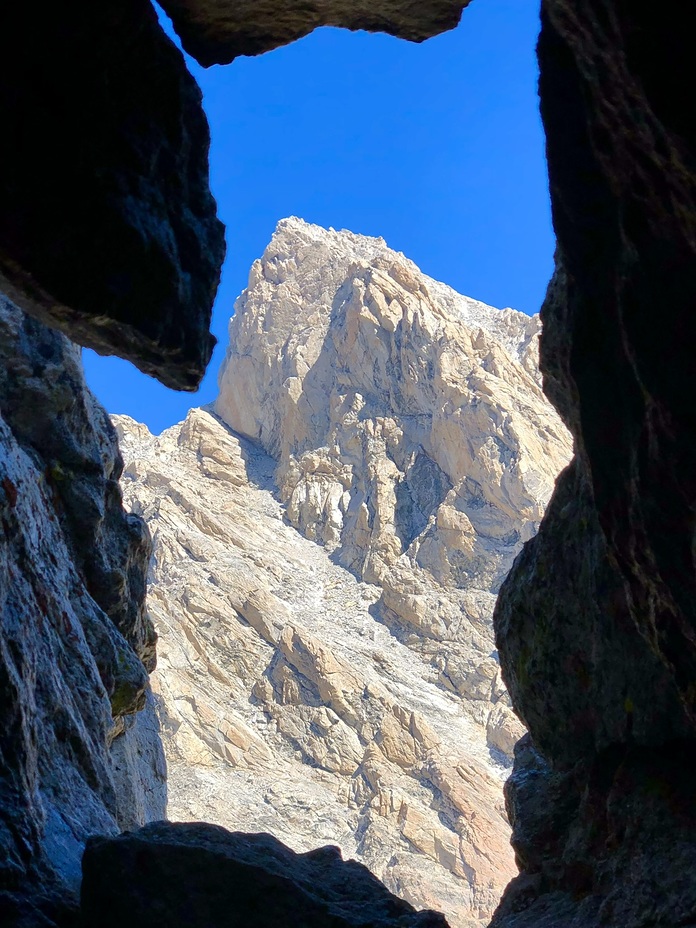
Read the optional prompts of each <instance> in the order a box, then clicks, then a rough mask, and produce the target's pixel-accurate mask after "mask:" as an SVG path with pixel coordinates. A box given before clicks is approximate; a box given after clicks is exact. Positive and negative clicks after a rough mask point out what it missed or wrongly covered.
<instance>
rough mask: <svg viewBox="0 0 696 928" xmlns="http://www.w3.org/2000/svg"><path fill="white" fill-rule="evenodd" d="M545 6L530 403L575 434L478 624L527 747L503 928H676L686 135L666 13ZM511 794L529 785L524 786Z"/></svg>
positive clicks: (688, 194) (689, 416) (691, 122)
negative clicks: (543, 238)
mask: <svg viewBox="0 0 696 928" xmlns="http://www.w3.org/2000/svg"><path fill="white" fill-rule="evenodd" d="M654 13H655V11H654V10H649V9H643V8H642V7H640V6H639V5H636V4H623V3H612V2H607V0H601V2H600V0H583V2H579V3H575V2H572V3H571V2H566V0H546V2H545V3H544V4H543V16H542V33H541V37H540V42H539V60H540V66H541V81H540V91H541V101H542V115H543V118H544V123H545V128H546V133H547V152H548V160H549V173H550V181H551V194H552V202H553V210H554V223H555V226H556V232H557V235H558V242H559V252H558V266H557V271H556V275H555V278H554V280H553V282H552V285H551V287H550V289H549V293H548V296H547V299H546V303H545V306H544V309H543V310H542V318H543V320H544V331H543V337H542V350H541V366H542V369H543V371H544V375H545V389H546V392H547V393H548V395H549V397H550V398H551V400H552V402H553V403H554V405H555V406H556V407H557V408H558V410H559V411H560V413H561V415H562V416H563V418H564V420H565V421H566V423H567V424H568V426H569V428H570V429H571V431H572V432H573V435H574V437H575V444H576V449H577V456H576V459H575V460H574V462H573V464H572V466H571V467H570V468H569V469H568V470H567V471H566V472H565V473H564V475H563V476H562V477H561V479H560V481H559V483H558V486H557V489H556V492H555V494H554V497H553V499H552V501H551V503H550V505H549V509H548V513H547V515H546V518H545V520H544V522H543V523H542V526H541V530H540V532H539V535H538V536H537V537H536V538H535V539H534V540H533V541H532V542H530V543H529V544H528V545H527V546H526V548H525V550H524V552H523V554H522V555H521V556H520V558H519V560H518V561H517V562H516V564H515V566H514V568H513V571H512V573H511V575H510V576H509V578H508V580H507V581H506V582H505V584H504V586H503V588H502V591H501V595H500V600H499V605H498V609H497V613H496V626H497V640H498V643H499V647H500V654H501V661H502V664H503V671H504V677H505V679H506V680H507V682H508V685H509V687H510V693H511V695H512V699H513V702H514V704H515V707H516V708H517V709H518V711H519V713H520V715H521V716H522V718H524V720H525V721H526V723H527V725H528V727H529V731H530V733H531V738H532V742H529V743H528V744H527V745H526V746H524V747H523V748H522V749H521V750H520V752H519V754H518V757H517V759H516V766H515V775H514V776H513V778H512V780H511V783H510V786H509V789H508V798H509V803H510V810H511V815H512V817H513V819H514V826H515V827H514V836H513V841H514V844H515V848H516V851H517V854H518V860H519V863H520V866H521V869H522V874H521V876H520V878H519V879H518V880H516V881H515V882H514V883H513V884H512V886H511V887H510V889H509V891H508V892H507V893H506V896H505V898H504V900H503V903H502V905H501V907H500V910H499V912H498V915H497V917H496V920H495V922H494V924H495V925H496V926H500V928H513V926H514V928H522V926H534V928H539V926H546V925H549V926H550V925H553V926H554V928H558V926H567V925H583V926H586V925H588V926H589V925H599V924H601V925H609V926H616V928H618V926H622V928H627V926H628V928H637V926H647V925H679V924H681V925H686V924H690V923H693V922H694V919H696V881H695V880H694V878H693V874H694V872H695V868H696V844H695V843H694V840H693V834H694V831H693V827H694V814H695V813H694V809H695V802H694V791H693V785H692V777H691V776H690V774H689V773H688V771H690V770H691V767H692V758H693V756H694V745H695V744H696V726H695V723H696V688H695V687H694V680H695V679H696V644H695V642H696V632H695V630H696V612H695V603H696V572H695V570H694V528H695V521H694V511H695V508H696V490H695V487H694V480H693V474H694V472H695V467H696V440H695V436H696V415H695V407H694V403H693V401H692V396H693V380H694V365H693V359H692V350H691V345H692V344H693V341H694V334H695V333H694V326H695V324H696V323H695V321H694V320H695V317H694V312H693V307H694V300H695V297H696V250H695V247H696V246H695V244H694V243H695V241H696V238H695V235H694V232H695V229H696V220H695V218H694V217H695V216H696V210H695V209H694V202H695V200H696V162H695V158H694V153H695V151H696V119H695V118H694V112H693V108H692V107H689V106H686V105H684V102H683V96H682V90H681V88H683V87H687V86H692V85H693V83H694V79H695V77H696V73H695V62H694V57H693V54H692V50H691V47H690V43H689V41H688V39H687V32H686V21H685V16H686V9H685V8H684V7H682V6H681V5H680V4H678V3H669V4H668V5H667V7H666V8H664V9H662V10H660V15H659V16H655V15H654ZM531 784H533V785H534V788H533V789H532V788H531Z"/></svg>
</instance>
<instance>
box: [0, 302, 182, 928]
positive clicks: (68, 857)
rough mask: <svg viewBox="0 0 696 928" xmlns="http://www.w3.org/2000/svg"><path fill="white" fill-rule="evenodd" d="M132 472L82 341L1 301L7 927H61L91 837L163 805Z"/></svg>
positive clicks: (2, 805)
mask: <svg viewBox="0 0 696 928" xmlns="http://www.w3.org/2000/svg"><path fill="white" fill-rule="evenodd" d="M121 467H122V461H121V457H120V454H119V451H118V445H117V442H116V434H115V432H114V429H113V426H112V425H111V422H110V421H109V418H108V416H107V414H106V412H105V411H104V409H103V408H102V407H101V406H100V405H99V404H98V403H97V402H96V400H95V399H94V397H93V396H92V395H91V394H90V392H89V391H88V390H87V388H86V386H85V383H84V379H83V376H82V365H81V361H80V354H79V349H77V348H76V347H75V346H74V345H73V344H72V343H70V342H69V341H68V340H67V339H66V338H65V337H64V336H62V335H60V334H59V333H57V332H55V331H53V330H52V329H48V328H46V327H44V326H43V325H42V324H41V323H39V322H37V321H35V320H33V319H31V318H30V317H27V316H25V314H24V313H23V312H22V311H21V310H19V309H17V307H15V306H13V305H12V304H11V303H9V302H8V301H7V300H5V299H4V298H3V297H0V519H1V520H2V530H3V531H2V536H0V921H1V922H2V924H3V926H4V925H15V924H22V925H24V924H27V925H34V924H41V925H48V924H49V922H48V921H47V920H46V921H44V920H42V919H49V918H53V917H54V916H55V917H56V919H58V920H59V921H60V919H61V918H62V917H64V916H65V914H66V912H69V911H70V910H71V909H72V908H74V906H75V904H76V900H77V892H78V889H79V882H80V858H81V856H82V849H83V847H84V842H85V840H86V839H87V837H89V836H90V835H92V834H95V833H101V834H115V833H117V832H118V831H119V830H121V829H123V828H131V827H135V826H137V825H139V824H143V823H144V822H146V821H148V820H149V819H151V818H160V817H162V816H163V815H164V812H165V804H166V803H165V800H166V790H165V784H164V757H163V755H162V747H161V744H160V741H159V734H158V730H157V728H158V725H157V717H156V715H155V714H154V712H153V711H152V705H151V703H148V691H147V683H148V674H147V671H148V670H151V669H152V668H153V667H154V656H155V633H154V629H153V626H152V623H151V622H150V620H149V617H148V616H147V613H146V611H145V607H144V600H145V579H146V573H147V565H148V560H149V555H150V539H149V535H148V532H147V529H146V527H145V525H144V524H143V522H142V521H141V520H140V519H139V518H138V517H137V516H133V515H127V514H126V513H125V512H124V511H123V508H122V506H121V493H120V490H119V486H118V478H119V476H120V472H121ZM146 705H147V708H144V707H145V706H146ZM139 710H143V711H139ZM135 713H138V714H137V715H136V714H135ZM40 913H43V915H42V914H40Z"/></svg>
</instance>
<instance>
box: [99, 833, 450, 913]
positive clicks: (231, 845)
mask: <svg viewBox="0 0 696 928" xmlns="http://www.w3.org/2000/svg"><path fill="white" fill-rule="evenodd" d="M119 878H120V879H119ZM82 916H83V919H84V920H85V922H86V924H90V925H100V926H104V928H120V926H122V925H123V924H124V922H126V923H127V924H129V925H131V926H132V928H150V926H152V925H182V926H183V925H186V928H210V926H212V925H215V926H220V928H242V926H246V925H253V926H254V928H279V926H281V925H293V926H297V928H447V922H446V921H445V919H444V918H443V916H442V915H438V914H436V913H435V912H415V911H414V910H413V908H412V907H411V906H410V905H408V903H406V902H403V901H402V900H400V899H397V898H396V897H395V896H393V895H392V894H391V893H389V892H387V890H386V889H385V888H384V886H382V884H381V883H380V882H379V880H377V879H375V877H374V876H372V874H371V873H370V872H369V870H367V869H366V868H365V867H363V866H361V865H360V864H357V863H355V862H354V861H343V860H342V859H341V854H340V851H339V850H338V848H335V847H324V848H319V849H317V850H315V851H310V852H309V853H307V854H300V855H298V854H294V853H293V852H292V851H291V850H289V849H288V848H287V847H285V846H284V845H283V844H281V843H280V842H279V841H276V840H275V839H274V838H272V837H271V836H270V835H264V834H239V833H238V834H230V833H229V832H226V831H225V830H224V829H222V828H218V827H216V826H215V825H202V824H198V823H195V824H181V823H180V824H175V825H171V824H168V823H162V822H160V823H157V824H154V825H148V826H147V827H145V828H143V829H141V830H140V831H138V832H137V833H135V834H132V833H127V834H124V835H121V836H120V837H118V838H93V839H92V840H91V841H90V842H89V844H88V845H87V850H86V852H85V859H84V881H83V884H82Z"/></svg>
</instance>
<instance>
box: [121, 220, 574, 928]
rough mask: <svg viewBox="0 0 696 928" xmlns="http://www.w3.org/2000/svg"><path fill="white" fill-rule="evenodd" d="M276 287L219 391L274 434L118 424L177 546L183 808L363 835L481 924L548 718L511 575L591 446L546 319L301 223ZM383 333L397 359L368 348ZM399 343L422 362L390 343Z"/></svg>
mask: <svg viewBox="0 0 696 928" xmlns="http://www.w3.org/2000/svg"><path fill="white" fill-rule="evenodd" d="M271 275H273V276H271ZM278 279H282V284H280V285H279V284H278V283H276V282H274V281H277V280H278ZM269 280H270V282H269ZM365 280H368V281H369V291H368V292H369V295H370V297H369V298H370V299H371V301H372V305H373V306H374V305H375V304H376V303H377V300H379V299H380V297H379V294H381V293H383V292H384V291H386V290H387V289H388V290H389V292H390V293H391V297H392V298H391V301H390V310H391V316H390V317H387V316H386V315H385V316H384V317H383V320H382V326H381V327H380V325H379V324H378V320H377V318H376V317H375V316H371V315H368V313H369V310H368V308H367V305H366V301H365V300H362V299H359V298H358V297H357V296H356V294H360V295H364V293H365V291H364V290H361V289H360V285H361V282H363V281H365ZM346 281H347V282H346ZM250 283H251V285H250V289H249V290H248V291H247V292H246V293H245V294H244V295H243V297H242V298H241V299H240V301H239V303H238V305H237V315H236V316H235V321H233V323H232V336H233V338H234V339H235V342H234V349H232V350H231V352H230V355H229V356H228V359H227V362H226V366H225V369H224V372H223V373H222V375H221V394H220V399H219V401H218V403H217V409H218V410H220V411H224V412H225V414H226V415H227V416H228V417H229V419H232V420H233V421H235V422H236V423H237V426H238V427H241V428H242V429H243V430H244V431H245V432H246V433H247V434H248V435H251V436H252V437H253V438H255V439H256V440H257V441H256V442H255V443H254V442H251V441H249V440H247V439H245V438H243V437H241V436H240V435H239V434H235V433H233V432H231V431H230V430H229V428H227V427H226V426H225V425H224V424H223V423H222V422H221V421H220V420H219V419H218V418H216V416H214V415H213V414H211V412H210V411H206V410H192V411H191V412H190V413H189V415H188V417H187V419H186V421H185V422H184V423H182V424H180V425H178V426H175V427H174V428H171V429H168V430H167V431H166V432H164V433H163V434H162V435H161V436H159V437H158V438H155V437H153V436H152V435H150V433H149V432H148V430H147V429H146V428H145V427H144V426H142V425H139V424H138V423H135V422H133V421H132V420H129V419H127V418H126V417H114V421H115V422H116V424H117V428H118V430H119V434H120V436H121V446H122V449H123V453H124V456H125V459H126V466H125V470H124V475H123V478H122V483H123V490H124V496H125V500H126V502H127V503H129V504H131V505H132V506H133V508H134V510H135V511H136V512H138V513H139V514H141V515H142V516H143V518H144V519H145V520H146V522H147V523H148V524H149V526H150V529H151V532H152V534H153V538H154V545H155V551H154V560H153V567H152V573H151V577H150V588H149V589H150V591H149V600H148V602H149V608H150V610H151V612H152V614H153V617H154V618H155V621H156V624H157V628H158V631H159V634H160V643H159V667H158V671H157V674H156V675H155V678H154V681H155V682H154V685H155V688H156V691H157V697H158V700H159V707H160V718H161V721H162V728H163V738H164V741H165V748H166V751H167V755H168V766H169V811H170V816H171V817H172V818H175V819H176V818H181V819H189V820H190V819H207V820H209V821H215V822H219V823H220V824H222V825H225V826H227V827H230V828H233V829H239V828H243V829H245V830H253V831H258V830H259V829H263V830H265V831H268V832H271V833H273V834H274V835H276V836H277V837H278V838H280V839H282V840H283V841H285V842H286V843H287V844H289V845H290V846H291V847H293V848H294V849H296V850H305V851H306V850H310V849H312V848H314V847H316V845H317V844H320V843H326V842H330V843H333V844H337V845H339V846H340V847H341V848H342V850H343V853H344V854H345V855H346V856H350V857H356V858H357V859H358V860H360V861H362V862H364V863H366V864H367V865H368V866H369V867H370V869H371V870H372V871H373V873H375V874H376V875H377V876H378V877H379V878H380V879H382V880H383V881H384V883H385V884H386V885H387V887H388V888H389V889H391V890H392V891H394V892H396V893H397V894H399V895H400V896H402V897H404V898H406V899H408V900H409V901H410V902H412V903H414V904H416V905H419V906H427V907H431V908H436V909H439V910H440V911H444V912H445V914H446V915H447V917H448V919H449V920H450V922H451V924H452V925H453V926H457V928H459V926H465V925H480V924H481V923H482V922H484V921H485V920H486V919H487V918H488V917H489V915H490V913H491V912H492V909H493V907H494V906H495V904H496V901H497V896H498V894H499V892H500V891H501V889H502V886H503V885H504V884H505V882H506V881H507V879H508V878H509V876H510V875H511V873H512V870H511V868H512V856H511V851H510V848H509V843H508V841H509V829H508V824H507V822H506V820H505V817H504V815H503V814H502V805H501V799H502V795H501V785H502V780H503V778H504V776H505V765H506V764H507V763H508V760H507V758H508V757H509V756H510V755H511V752H512V746H513V744H514V742H515V741H516V740H517V738H518V737H519V735H520V734H521V733H522V729H521V726H520V725H519V722H517V720H516V719H515V717H514V715H513V714H512V712H511V709H510V707H509V702H508V699H507V695H506V693H505V691H504V689H503V687H502V686H501V684H500V679H499V673H498V667H497V661H496V656H495V653H494V651H493V647H492V628H491V611H492V604H493V601H494V591H495V588H496V586H497V582H498V578H499V576H500V575H501V574H502V572H503V571H504V570H505V567H506V564H507V563H509V561H510V560H511V558H512V556H513V555H514V553H515V552H516V551H517V550H519V547H520V538H521V537H522V536H523V535H524V534H525V533H531V532H532V531H534V525H535V522H536V520H538V519H539V518H540V516H541V511H542V508H543V500H544V494H545V493H549V492H550V488H551V485H552V480H553V474H552V467H553V464H554V462H555V464H556V467H559V468H560V466H562V463H563V462H564V461H565V460H567V455H568V450H569V449H568V442H567V437H566V433H565V432H564V429H563V426H562V425H561V423H560V421H559V420H558V419H557V417H555V416H554V414H553V413H552V412H551V410H550V408H549V406H548V404H547V402H546V401H545V400H544V398H543V395H542V394H541V391H540V388H539V385H538V382H537V379H536V378H537V377H538V372H537V371H536V368H535V350H536V335H537V332H538V320H534V319H529V318H528V317H526V316H522V315H521V314H518V313H513V312H512V311H505V312H501V311H499V310H494V309H491V308H490V307H486V306H483V305H482V304H478V303H475V302H474V301H469V300H467V299H466V298H464V297H460V296H458V295H457V294H455V293H454V292H453V291H451V290H449V289H448V288H446V287H444V286H443V285H441V284H437V283H436V282H435V281H429V280H428V279H427V278H425V277H423V275H421V274H420V272H418V270H417V268H416V267H415V266H414V265H413V264H412V263H411V262H408V261H406V259H405V258H404V257H403V256H400V255H397V254H395V253H394V252H391V251H389V249H387V248H386V246H385V245H384V243H383V242H382V241H380V240H374V239H364V238H361V237H359V236H353V235H351V234H350V233H334V232H327V231H325V230H322V229H319V228H318V227H316V226H309V225H307V224H305V223H302V222H301V221H299V220H288V221H284V222H282V223H281V224H280V226H279V229H278V232H277V233H276V235H275V236H274V239H273V241H272V242H271V244H270V245H269V248H268V249H267V251H266V253H265V255H264V258H263V259H262V261H261V262H257V264H256V265H255V266H254V268H253V269H252V273H251V281H250ZM317 288H319V289H317ZM346 294H347V295H348V299H347V300H346ZM375 294H377V295H376V296H375ZM399 300H400V301H401V303H402V304H403V306H402V309H401V315H400V317H399V319H398V322H397V323H396V324H393V325H392V324H391V321H390V320H393V318H394V317H395V316H396V313H397V305H401V304H399V302H398V301H399ZM332 304H333V308H332ZM336 307H339V308H340V311H339V310H337V308H336ZM361 326H364V327H365V331H366V335H365V336H364V337H369V338H371V342H370V344H369V346H368V347H369V350H370V351H373V354H372V356H373V357H374V358H375V359H376V363H375V365H374V366H372V365H368V364H367V361H366V358H367V355H366V352H362V353H361V352H359V350H358V348H356V347H354V348H353V349H351V350H349V349H348V348H347V347H346V344H345V342H346V339H347V338H348V335H347V333H349V332H351V331H353V332H355V333H357V336H358V338H355V339H354V340H353V344H354V346H355V344H356V343H357V342H359V337H363V336H361V334H360V333H361ZM483 326H485V328H483ZM390 340H391V341H392V344H393V343H396V341H397V340H398V344H399V345H400V346H401V355H400V357H401V365H400V366H399V364H394V365H393V366H390V367H387V365H386V363H385V360H384V358H385V355H388V352H389V350H390V349H389V348H386V349H385V348H383V349H382V350H381V351H378V350H377V346H378V345H380V344H384V343H386V345H389V342H390ZM337 346H338V347H337ZM373 349H374V350H373ZM356 358H357V361H355V359H356ZM351 363H352V364H353V367H351ZM298 371H299V374H298ZM407 372H408V373H407ZM351 377H353V378H354V380H353V383H351V381H350V378H351ZM360 377H362V378H363V380H362V381H361V380H359V378H360ZM368 377H373V378H374V379H373V381H372V383H368V382H367V378H368ZM377 384H379V386H378V385H377ZM438 397H439V399H438ZM237 412H238V415H239V417H242V416H246V417H247V418H246V419H244V420H243V421H241V422H238V421H237V420H236V419H235V416H236V414H237ZM525 417H526V418H525ZM259 438H260V439H261V442H262V443H263V444H265V445H266V447H268V448H269V449H270V450H272V452H273V453H274V454H275V455H276V457H275V458H273V457H270V456H268V455H267V454H265V453H264V451H263V450H262V448H261V447H260V446H259V444H258V439H259ZM506 442H507V443H509V444H506ZM290 449H292V450H290ZM481 449H483V450H481ZM458 468H459V470H458ZM467 469H468V474H467V473H466V471H467ZM276 475H278V477H279V480H280V487H279V488H278V487H277V486H276V484H275V477H276ZM400 487H401V488H402V489H400ZM274 492H275V493H279V494H280V500H281V501H283V500H284V501H285V505H281V502H280V501H279V500H278V499H277V498H275V496H274ZM298 499H299V502H298ZM399 499H400V500H401V503H400V505H401V507H402V508H401V510H400V511H399V513H398V514H397V512H396V507H397V505H398V503H397V500H399ZM518 502H520V506H521V508H522V513H521V515H516V513H515V506H516V505H517V503H518ZM356 511H357V512H358V515H357V518H356V517H355V513H356ZM467 512H470V513H471V520H470V519H469V517H468V516H467V515H466V513H467ZM458 517H460V518H459V519H458ZM295 526H296V527H295ZM298 529H299V531H298ZM400 533H401V534H400ZM409 533H410V541H409V542H408V543H407V544H406V545H405V544H404V540H403V539H404V538H406V537H408V535H409ZM305 535H307V536H309V537H308V538H307V537H304V536H305ZM501 536H502V538H501ZM317 541H321V542H322V544H317V543H316V542H317ZM428 545H430V550H429V552H428V549H427V546H428ZM458 555H459V556H458ZM457 556H458V559H457V560H456V562H455V558H457ZM344 563H345V564H346V566H343V564H344ZM347 567H349V568H350V571H349V570H348V569H346V568H347ZM484 584H485V585H484Z"/></svg>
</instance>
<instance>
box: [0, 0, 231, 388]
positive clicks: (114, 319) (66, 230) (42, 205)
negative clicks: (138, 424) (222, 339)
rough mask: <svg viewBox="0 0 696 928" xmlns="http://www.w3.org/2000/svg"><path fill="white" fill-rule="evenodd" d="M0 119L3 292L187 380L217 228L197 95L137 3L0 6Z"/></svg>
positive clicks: (201, 339)
mask: <svg viewBox="0 0 696 928" xmlns="http://www.w3.org/2000/svg"><path fill="white" fill-rule="evenodd" d="M0 121H1V123H2V127H3V135H4V137H5V139H6V140H7V142H6V144H3V145H2V149H1V150H0V289H2V290H3V291H4V292H5V293H6V294H7V295H8V296H9V297H10V298H12V299H13V300H14V301H15V303H17V304H18V305H20V306H22V308H23V309H25V310H26V311H28V312H30V313H31V314H32V315H34V316H35V317H37V318H38V319H40V320H42V321H44V322H47V323H49V324H51V325H54V326H56V327H58V328H60V329H62V330H63V331H64V332H66V333H67V334H68V335H70V337H71V338H72V339H73V340H74V341H76V342H79V343H81V344H83V345H88V346H89V347H91V348H94V349H96V350H97V351H99V352H101V353H103V354H119V355H120V356H121V357H125V358H128V359H129V360H131V361H132V362H133V363H134V364H135V365H136V366H138V367H139V368H140V369H141V370H143V371H145V372H146V373H148V374H152V375H153V376H155V377H157V378H158V379H160V380H161V381H162V382H163V383H165V384H167V385H168V386H172V387H176V388H179V389H188V390H192V389H195V387H196V386H197V385H198V382H199V381H200V379H201V377H202V376H203V372H204V370H205V367H206V365H207V363H208V360H209V358H210V353H211V351H212V347H213V344H214V339H213V338H212V336H211V335H210V333H209V331H208V327H209V323H210V312H211V306H212V302H213V298H214V296H215V291H216V288H217V283H218V279H219V272H220V265H221V263H222V259H223V257H224V241H223V227H222V225H221V223H220V222H218V220H217V218H216V215H215V201H214V200H213V198H212V196H211V194H210V191H209V189H208V126H207V122H206V118H205V116H204V114H203V109H202V106H201V93H200V90H199V89H198V87H197V85H196V83H195V81H194V80H193V78H192V77H191V76H190V74H189V73H188V71H187V69H186V66H185V64H184V59H183V57H182V55H181V53H180V52H179V51H178V49H177V48H176V47H175V46H174V45H173V44H172V43H171V42H170V40H169V39H168V38H167V37H166V36H165V34H164V33H163V31H162V29H161V27H160V26H159V24H158V22H157V16H156V14H155V11H154V9H153V7H152V5H151V4H150V3H149V0H123V2H119V3H115V4H114V3H93V2H89V0H73V2H71V3H68V4H49V5H48V6H47V7H46V8H45V9H43V10H42V12H41V15H40V16H37V15H36V9H35V8H34V7H33V5H32V4H30V3H5V4H3V5H2V10H1V11H0Z"/></svg>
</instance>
